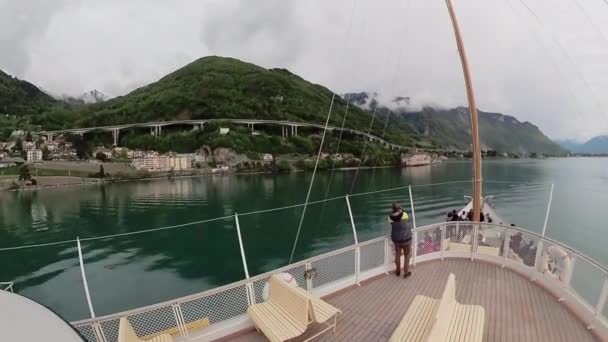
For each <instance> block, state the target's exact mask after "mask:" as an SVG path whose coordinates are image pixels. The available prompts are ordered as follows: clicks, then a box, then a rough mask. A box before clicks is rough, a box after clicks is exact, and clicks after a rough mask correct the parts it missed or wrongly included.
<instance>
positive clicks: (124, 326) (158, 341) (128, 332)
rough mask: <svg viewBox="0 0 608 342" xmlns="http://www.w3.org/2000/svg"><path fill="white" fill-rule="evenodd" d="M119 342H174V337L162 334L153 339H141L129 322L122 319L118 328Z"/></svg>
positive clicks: (124, 318)
mask: <svg viewBox="0 0 608 342" xmlns="http://www.w3.org/2000/svg"><path fill="white" fill-rule="evenodd" d="M118 342H173V337H171V335H169V334H160V335H156V336H155V337H153V338H151V339H140V338H139V337H138V336H137V334H136V333H135V330H133V327H132V326H131V323H129V320H128V319H127V318H126V317H122V318H120V324H119V326H118Z"/></svg>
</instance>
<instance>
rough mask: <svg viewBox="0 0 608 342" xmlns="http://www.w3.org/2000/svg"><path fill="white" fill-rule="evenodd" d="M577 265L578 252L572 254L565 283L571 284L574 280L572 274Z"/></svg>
mask: <svg viewBox="0 0 608 342" xmlns="http://www.w3.org/2000/svg"><path fill="white" fill-rule="evenodd" d="M575 267H576V254H572V255H571V256H570V270H569V271H568V273H567V274H566V276H565V277H564V278H565V279H564V284H566V285H568V286H570V280H572V274H574V268H575Z"/></svg>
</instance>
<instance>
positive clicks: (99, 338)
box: [91, 323, 108, 342]
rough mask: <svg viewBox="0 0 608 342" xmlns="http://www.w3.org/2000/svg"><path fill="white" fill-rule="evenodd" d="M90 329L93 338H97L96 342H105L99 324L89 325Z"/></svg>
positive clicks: (105, 339) (104, 336) (104, 335)
mask: <svg viewBox="0 0 608 342" xmlns="http://www.w3.org/2000/svg"><path fill="white" fill-rule="evenodd" d="M91 328H92V329H93V333H95V337H96V338H97V342H107V341H108V339H107V338H106V334H104V332H103V328H102V327H101V324H99V323H93V324H91Z"/></svg>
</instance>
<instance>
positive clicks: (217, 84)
mask: <svg viewBox="0 0 608 342" xmlns="http://www.w3.org/2000/svg"><path fill="white" fill-rule="evenodd" d="M349 95H350V98H351V100H352V101H353V103H355V104H356V105H357V106H350V109H349V111H348V117H347V120H346V121H345V122H346V127H348V128H353V129H357V130H361V131H367V129H368V127H369V124H370V120H371V111H372V110H373V108H376V107H377V108H378V109H379V110H378V113H377V114H378V119H377V120H375V121H374V123H373V126H372V131H371V132H372V134H375V135H378V136H383V137H384V138H385V139H386V140H388V141H391V142H393V143H395V144H400V145H406V146H419V147H433V148H437V147H441V148H446V149H458V150H468V149H469V147H470V119H469V116H468V111H467V110H466V109H465V108H454V109H448V110H444V109H433V108H424V109H423V110H421V111H418V112H409V111H408V110H407V108H408V107H409V105H410V98H408V97H406V96H403V97H395V98H392V99H391V100H389V101H387V103H379V100H377V98H378V96H377V94H369V93H365V92H362V93H358V94H349ZM332 96H333V92H332V91H331V90H329V89H327V88H325V87H324V86H322V85H318V84H314V83H311V82H308V81H306V80H304V79H303V78H302V77H300V76H298V75H295V74H293V73H291V72H290V71H288V70H286V69H265V68H262V67H260V66H257V65H254V64H251V63H247V62H243V61H240V60H237V59H234V58H224V57H217V56H209V57H204V58H200V59H198V60H196V61H194V62H192V63H190V64H188V65H186V66H184V67H183V68H181V69H179V70H176V71H174V72H172V73H170V74H168V75H166V76H164V77H163V78H161V79H160V80H158V81H156V82H153V83H151V84H148V85H146V86H143V87H141V88H139V89H136V90H134V91H132V92H131V93H129V94H126V95H124V96H119V97H116V98H113V99H109V100H106V97H105V95H103V94H102V93H101V92H99V91H97V90H93V91H91V92H88V93H86V94H84V95H83V96H80V97H78V98H71V99H70V100H66V99H64V100H63V101H62V100H57V99H54V98H52V97H51V96H49V95H47V94H46V93H44V92H43V91H41V90H39V89H38V88H37V87H36V86H34V85H33V84H31V83H28V82H25V81H22V80H18V79H16V78H14V77H11V76H8V75H6V74H5V73H2V72H0V113H5V114H11V115H10V120H8V121H7V119H6V118H2V119H1V120H0V127H2V128H3V130H0V139H2V136H1V135H2V134H4V135H6V132H7V131H9V130H10V129H12V128H17V127H18V128H22V129H23V128H25V129H28V127H31V126H34V127H42V128H44V129H50V130H52V129H60V128H71V127H89V126H104V125H115V124H126V123H134V122H147V121H164V120H175V119H207V118H256V119H274V120H291V121H303V122H314V123H324V122H325V118H326V115H327V109H328V108H329V104H330V102H331V99H332ZM345 107H346V101H345V99H344V98H342V97H336V99H335V102H334V106H333V111H332V116H331V120H330V124H331V125H334V126H340V125H341V124H342V121H343V120H342V118H343V115H344V112H345ZM388 108H392V109H393V113H394V115H393V116H391V120H390V121H389V125H388V126H386V127H385V124H384V123H385V120H383V118H386V115H387V113H388ZM2 120H5V121H2ZM480 131H481V140H482V144H483V146H482V147H483V148H484V149H493V150H496V151H498V152H515V153H522V154H529V153H539V154H551V155H558V154H563V153H566V152H565V150H564V149H563V148H561V147H560V146H558V145H557V144H555V143H553V142H552V141H551V140H549V139H548V138H547V137H546V136H545V135H544V134H543V133H542V132H541V131H540V130H539V129H538V128H537V127H536V126H534V125H532V124H531V123H528V122H523V123H522V122H519V121H518V120H517V119H515V118H514V117H512V116H507V115H502V114H498V113H483V112H482V113H481V115H480Z"/></svg>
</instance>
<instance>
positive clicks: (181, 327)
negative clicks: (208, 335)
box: [171, 303, 189, 337]
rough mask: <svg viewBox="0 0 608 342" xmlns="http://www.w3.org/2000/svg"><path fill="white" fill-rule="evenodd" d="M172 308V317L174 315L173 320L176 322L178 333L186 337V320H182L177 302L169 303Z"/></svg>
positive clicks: (182, 315)
mask: <svg viewBox="0 0 608 342" xmlns="http://www.w3.org/2000/svg"><path fill="white" fill-rule="evenodd" d="M171 308H172V309H173V317H175V322H176V323H177V329H178V330H179V333H180V335H182V336H184V337H188V336H189V334H188V329H186V322H185V321H184V314H183V313H182V308H181V307H180V305H179V303H178V304H173V305H171Z"/></svg>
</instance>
